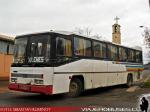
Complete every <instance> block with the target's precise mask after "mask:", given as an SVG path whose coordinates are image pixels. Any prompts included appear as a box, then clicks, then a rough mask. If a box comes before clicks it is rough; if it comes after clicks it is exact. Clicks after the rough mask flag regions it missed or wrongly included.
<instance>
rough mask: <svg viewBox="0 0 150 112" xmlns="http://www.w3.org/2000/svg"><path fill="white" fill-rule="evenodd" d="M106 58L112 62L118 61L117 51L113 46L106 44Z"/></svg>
mask: <svg viewBox="0 0 150 112" xmlns="http://www.w3.org/2000/svg"><path fill="white" fill-rule="evenodd" d="M108 58H109V59H110V60H112V61H117V60H118V49H117V47H116V46H115V45H110V44H108Z"/></svg>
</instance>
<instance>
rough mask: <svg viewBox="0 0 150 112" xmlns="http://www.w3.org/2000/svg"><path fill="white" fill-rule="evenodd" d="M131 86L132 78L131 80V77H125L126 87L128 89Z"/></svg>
mask: <svg viewBox="0 0 150 112" xmlns="http://www.w3.org/2000/svg"><path fill="white" fill-rule="evenodd" d="M132 84H133V78H132V75H128V77H127V84H126V85H127V87H130V86H132Z"/></svg>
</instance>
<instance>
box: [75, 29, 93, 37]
mask: <svg viewBox="0 0 150 112" xmlns="http://www.w3.org/2000/svg"><path fill="white" fill-rule="evenodd" d="M74 32H75V33H77V34H80V35H85V36H87V37H89V36H91V33H92V29H91V28H89V27H85V28H79V27H76V28H75V31H74Z"/></svg>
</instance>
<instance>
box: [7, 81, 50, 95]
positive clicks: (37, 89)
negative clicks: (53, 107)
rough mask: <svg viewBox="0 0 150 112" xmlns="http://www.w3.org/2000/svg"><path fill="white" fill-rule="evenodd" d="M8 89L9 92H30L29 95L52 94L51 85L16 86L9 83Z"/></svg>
mask: <svg viewBox="0 0 150 112" xmlns="http://www.w3.org/2000/svg"><path fill="white" fill-rule="evenodd" d="M8 88H9V89H10V90H15V91H22V92H31V93H41V94H46V95H50V94H52V88H53V87H52V85H28V84H16V83H10V84H9V86H8Z"/></svg>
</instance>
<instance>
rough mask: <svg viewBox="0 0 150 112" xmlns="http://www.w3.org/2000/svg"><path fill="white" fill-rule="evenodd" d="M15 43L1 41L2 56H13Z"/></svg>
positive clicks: (0, 50)
mask: <svg viewBox="0 0 150 112" xmlns="http://www.w3.org/2000/svg"><path fill="white" fill-rule="evenodd" d="M13 49H14V45H13V43H10V42H7V41H2V40H0V53H1V54H13Z"/></svg>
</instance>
